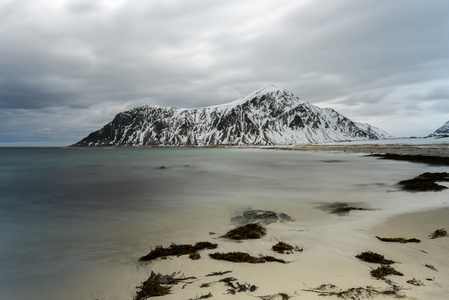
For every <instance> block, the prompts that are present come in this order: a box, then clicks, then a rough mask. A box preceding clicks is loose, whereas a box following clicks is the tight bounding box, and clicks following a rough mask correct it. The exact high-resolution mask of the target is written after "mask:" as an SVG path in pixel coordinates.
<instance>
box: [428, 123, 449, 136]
mask: <svg viewBox="0 0 449 300" xmlns="http://www.w3.org/2000/svg"><path fill="white" fill-rule="evenodd" d="M446 135H449V121H447V122H446V124H444V125H443V126H441V127H440V128H438V129H437V130H435V131H434V132H433V133H432V134H430V135H429V136H446Z"/></svg>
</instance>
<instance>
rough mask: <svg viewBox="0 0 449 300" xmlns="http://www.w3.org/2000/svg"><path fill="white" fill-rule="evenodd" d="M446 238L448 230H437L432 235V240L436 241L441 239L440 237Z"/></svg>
mask: <svg viewBox="0 0 449 300" xmlns="http://www.w3.org/2000/svg"><path fill="white" fill-rule="evenodd" d="M446 236H447V231H446V229H444V228H441V229H437V230H435V231H434V232H433V233H432V234H431V235H430V238H431V239H436V238H439V237H446Z"/></svg>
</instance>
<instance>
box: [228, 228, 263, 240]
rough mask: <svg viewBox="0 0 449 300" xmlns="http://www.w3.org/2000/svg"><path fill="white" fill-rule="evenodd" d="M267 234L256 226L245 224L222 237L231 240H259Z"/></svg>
mask: <svg viewBox="0 0 449 300" xmlns="http://www.w3.org/2000/svg"><path fill="white" fill-rule="evenodd" d="M266 234H267V230H266V229H265V228H264V227H262V226H260V225H257V224H247V225H245V226H241V227H238V228H236V229H233V230H231V231H229V232H228V233H226V234H225V235H224V236H223V237H225V238H228V239H232V240H247V239H260V238H261V237H263V236H264V235H266Z"/></svg>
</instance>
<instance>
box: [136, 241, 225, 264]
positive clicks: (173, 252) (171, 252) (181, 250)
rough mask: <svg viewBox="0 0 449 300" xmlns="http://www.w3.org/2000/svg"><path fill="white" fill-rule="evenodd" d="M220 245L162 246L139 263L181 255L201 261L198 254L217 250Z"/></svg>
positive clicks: (202, 243)
mask: <svg viewBox="0 0 449 300" xmlns="http://www.w3.org/2000/svg"><path fill="white" fill-rule="evenodd" d="M217 247H218V244H212V243H210V242H198V243H196V244H195V245H193V246H192V245H188V244H183V245H176V244H171V245H170V247H168V248H164V247H162V246H156V248H155V249H154V250H152V251H151V252H150V253H148V254H147V255H145V256H142V257H141V258H140V259H139V261H151V260H153V259H156V258H160V257H167V256H180V255H187V254H189V255H190V258H191V259H199V254H197V252H198V251H199V250H203V249H216V248H217Z"/></svg>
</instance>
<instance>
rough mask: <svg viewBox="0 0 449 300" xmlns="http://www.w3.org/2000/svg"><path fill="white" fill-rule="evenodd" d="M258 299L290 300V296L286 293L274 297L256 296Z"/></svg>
mask: <svg viewBox="0 0 449 300" xmlns="http://www.w3.org/2000/svg"><path fill="white" fill-rule="evenodd" d="M258 298H260V299H262V300H288V299H290V296H289V295H287V294H286V293H279V294H274V295H267V296H258Z"/></svg>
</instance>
